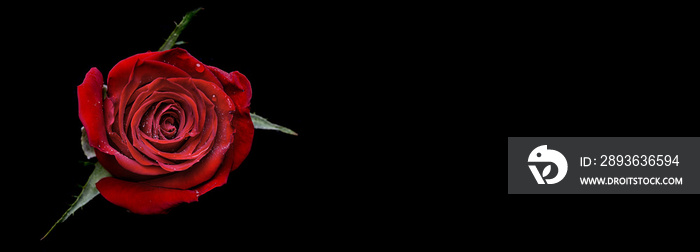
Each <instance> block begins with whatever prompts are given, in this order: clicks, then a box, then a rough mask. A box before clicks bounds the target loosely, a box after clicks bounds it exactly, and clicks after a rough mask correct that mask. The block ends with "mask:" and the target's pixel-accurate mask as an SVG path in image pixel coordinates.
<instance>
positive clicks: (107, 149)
mask: <svg viewBox="0 0 700 252" xmlns="http://www.w3.org/2000/svg"><path fill="white" fill-rule="evenodd" d="M102 83H103V82H102V73H100V71H99V70H97V68H94V67H93V68H92V69H90V71H89V72H88V73H87V74H86V75H85V80H83V83H82V84H80V86H78V117H80V121H81V122H82V123H83V126H84V127H85V131H86V132H87V136H88V142H89V143H90V146H92V147H94V148H96V149H98V150H100V151H102V152H104V153H108V154H112V155H114V154H116V153H117V150H115V149H114V148H112V147H111V146H110V145H109V141H107V132H106V129H105V120H104V114H103V112H102Z"/></svg>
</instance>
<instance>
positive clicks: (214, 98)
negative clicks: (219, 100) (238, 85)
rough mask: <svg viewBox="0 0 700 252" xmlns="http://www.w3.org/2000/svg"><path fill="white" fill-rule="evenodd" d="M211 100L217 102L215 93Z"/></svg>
mask: <svg viewBox="0 0 700 252" xmlns="http://www.w3.org/2000/svg"><path fill="white" fill-rule="evenodd" d="M211 101H213V102H216V95H215V94H213V95H211Z"/></svg>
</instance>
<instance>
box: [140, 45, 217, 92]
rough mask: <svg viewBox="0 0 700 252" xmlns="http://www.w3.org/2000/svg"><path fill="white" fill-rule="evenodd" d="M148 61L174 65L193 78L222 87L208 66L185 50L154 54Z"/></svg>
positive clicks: (176, 49) (174, 49)
mask: <svg viewBox="0 0 700 252" xmlns="http://www.w3.org/2000/svg"><path fill="white" fill-rule="evenodd" d="M146 59H148V60H155V61H160V62H164V63H167V64H170V65H173V66H175V67H177V68H180V69H182V70H183V71H185V72H187V74H189V75H190V76H192V78H195V79H201V80H206V81H210V82H213V83H215V84H217V85H219V87H221V83H219V80H217V78H216V77H215V76H214V74H212V72H211V71H209V69H207V67H206V65H204V64H203V63H202V62H200V61H199V60H197V59H196V58H194V57H192V55H190V53H188V52H187V50H185V49H182V48H173V49H170V50H166V51H162V52H158V53H154V54H152V55H150V56H149V57H148V58H146Z"/></svg>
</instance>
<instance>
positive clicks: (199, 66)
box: [194, 63, 204, 73]
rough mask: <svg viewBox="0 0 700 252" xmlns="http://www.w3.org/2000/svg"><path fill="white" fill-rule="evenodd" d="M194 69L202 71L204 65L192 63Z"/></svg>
mask: <svg viewBox="0 0 700 252" xmlns="http://www.w3.org/2000/svg"><path fill="white" fill-rule="evenodd" d="M194 70H197V72H199V73H201V72H204V66H202V64H199V63H197V64H195V65H194Z"/></svg>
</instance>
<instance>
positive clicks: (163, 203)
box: [97, 177, 199, 214]
mask: <svg viewBox="0 0 700 252" xmlns="http://www.w3.org/2000/svg"><path fill="white" fill-rule="evenodd" d="M97 190H99V191H100V193H101V194H102V196H104V197H105V199H107V200H108V201H109V202H112V203H113V204H115V205H117V206H120V207H123V208H126V209H129V211H131V212H133V213H136V214H163V213H167V211H168V209H170V208H171V207H174V206H175V205H178V204H181V203H190V202H194V201H197V198H198V197H199V193H198V192H197V191H196V190H179V189H168V188H162V187H155V186H149V185H146V184H142V183H136V182H128V181H124V180H120V179H117V178H113V177H107V178H103V179H101V180H100V181H99V182H97Z"/></svg>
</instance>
